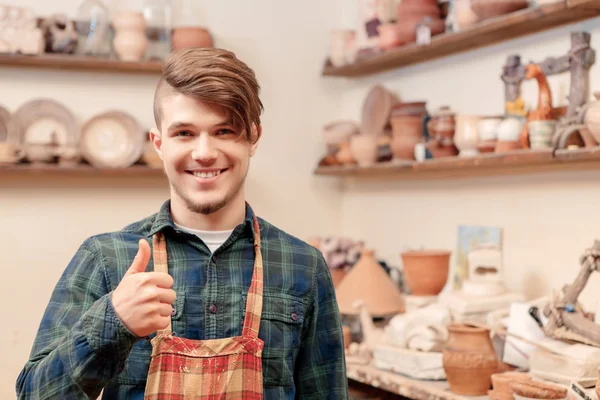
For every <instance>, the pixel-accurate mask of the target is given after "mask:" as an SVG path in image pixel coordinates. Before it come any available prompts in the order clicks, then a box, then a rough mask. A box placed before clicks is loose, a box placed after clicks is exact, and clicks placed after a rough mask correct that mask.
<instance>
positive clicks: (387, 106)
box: [361, 85, 396, 135]
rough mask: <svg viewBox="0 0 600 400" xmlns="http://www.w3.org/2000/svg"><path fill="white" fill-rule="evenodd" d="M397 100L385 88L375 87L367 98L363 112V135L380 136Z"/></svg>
mask: <svg viewBox="0 0 600 400" xmlns="http://www.w3.org/2000/svg"><path fill="white" fill-rule="evenodd" d="M395 103H396V98H395V96H393V95H392V94H391V93H390V92H388V91H387V90H386V89H385V88H384V87H383V86H381V85H375V86H374V87H373V88H371V90H370V91H369V93H368V94H367V97H366V98H365V102H364V104H363V110H362V121H361V125H362V126H361V133H363V134H367V135H380V134H382V133H383V130H384V128H385V126H386V124H387V123H388V121H389V118H390V112H391V110H392V107H393V105H394V104H395Z"/></svg>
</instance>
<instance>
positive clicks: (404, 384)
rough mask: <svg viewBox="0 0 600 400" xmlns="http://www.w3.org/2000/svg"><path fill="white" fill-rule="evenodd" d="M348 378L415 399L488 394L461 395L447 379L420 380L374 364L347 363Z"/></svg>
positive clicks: (456, 399)
mask: <svg viewBox="0 0 600 400" xmlns="http://www.w3.org/2000/svg"><path fill="white" fill-rule="evenodd" d="M346 375H347V376H348V379H351V380H353V381H356V382H360V383H364V384H366V385H370V386H373V387H376V388H378V389H382V390H385V391H387V392H390V393H394V394H397V395H401V396H404V397H407V398H409V399H414V400H485V399H489V397H488V396H468V397H467V396H459V395H456V394H454V393H452V392H451V391H450V386H449V385H448V382H446V381H420V380H415V379H409V378H406V377H404V376H402V375H399V374H394V373H392V372H386V371H382V370H380V369H377V368H376V367H375V366H373V365H355V364H350V363H348V364H347V365H346Z"/></svg>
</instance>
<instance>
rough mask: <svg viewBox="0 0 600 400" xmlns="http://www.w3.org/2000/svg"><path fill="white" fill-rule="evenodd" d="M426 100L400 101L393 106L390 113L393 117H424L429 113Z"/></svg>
mask: <svg viewBox="0 0 600 400" xmlns="http://www.w3.org/2000/svg"><path fill="white" fill-rule="evenodd" d="M426 104H427V103H426V102H424V101H413V102H408V103H398V104H396V105H394V107H392V111H391V113H390V115H391V116H392V117H406V116H415V117H421V118H422V117H423V116H424V115H426V114H427V107H426Z"/></svg>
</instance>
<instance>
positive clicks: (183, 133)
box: [175, 131, 192, 136]
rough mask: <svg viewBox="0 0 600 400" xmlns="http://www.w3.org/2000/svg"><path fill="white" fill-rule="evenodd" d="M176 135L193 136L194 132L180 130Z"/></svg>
mask: <svg viewBox="0 0 600 400" xmlns="http://www.w3.org/2000/svg"><path fill="white" fill-rule="evenodd" d="M175 136H192V132H190V131H179V132H177V133H176V134H175Z"/></svg>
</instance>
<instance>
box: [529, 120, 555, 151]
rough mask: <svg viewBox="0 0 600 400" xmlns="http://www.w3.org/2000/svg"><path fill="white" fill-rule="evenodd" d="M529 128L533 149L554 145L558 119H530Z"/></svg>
mask: <svg viewBox="0 0 600 400" xmlns="http://www.w3.org/2000/svg"><path fill="white" fill-rule="evenodd" d="M527 129H528V131H529V143H530V147H531V149H532V150H536V149H548V148H550V147H552V137H553V136H554V132H555V131H556V121H554V120H539V121H529V123H528V124H527Z"/></svg>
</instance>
